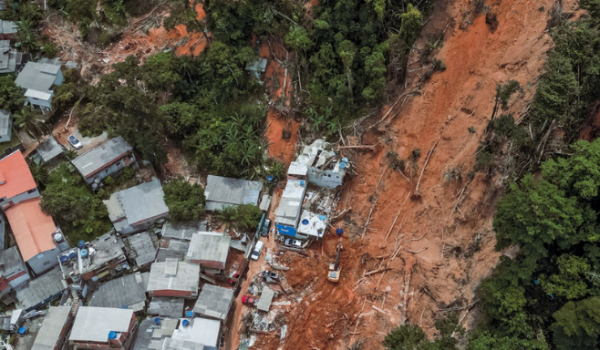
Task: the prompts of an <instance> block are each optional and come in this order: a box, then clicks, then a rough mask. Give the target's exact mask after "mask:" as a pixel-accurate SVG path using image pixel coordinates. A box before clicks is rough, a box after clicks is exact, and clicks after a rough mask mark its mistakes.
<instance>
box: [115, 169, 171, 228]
mask: <svg viewBox="0 0 600 350" xmlns="http://www.w3.org/2000/svg"><path fill="white" fill-rule="evenodd" d="M164 198H165V194H164V192H163V190H162V186H161V185H160V181H159V180H158V179H157V178H152V181H150V182H146V183H143V184H141V185H137V186H135V187H131V188H128V189H126V190H123V191H120V192H116V193H113V194H112V195H111V196H110V198H109V200H106V201H104V203H105V204H106V207H107V208H108V216H109V218H110V220H111V221H113V222H115V221H117V220H119V219H121V218H122V217H123V216H125V217H126V218H127V222H128V224H129V225H135V224H136V223H139V222H142V221H145V220H148V219H150V218H153V217H157V216H164V215H166V214H168V213H169V208H168V207H167V205H166V204H165V200H164Z"/></svg>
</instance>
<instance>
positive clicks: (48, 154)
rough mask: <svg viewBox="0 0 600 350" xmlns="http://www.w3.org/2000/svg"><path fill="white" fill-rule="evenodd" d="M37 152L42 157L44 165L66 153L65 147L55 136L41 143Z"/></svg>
mask: <svg viewBox="0 0 600 350" xmlns="http://www.w3.org/2000/svg"><path fill="white" fill-rule="evenodd" d="M35 151H36V152H37V153H38V154H39V155H40V157H42V160H43V161H44V163H46V162H49V161H51V160H52V159H54V158H55V157H57V156H59V155H60V154H62V153H63V152H64V148H63V146H62V145H61V144H60V143H58V141H56V139H55V138H54V136H53V135H50V137H49V138H47V139H46V140H44V141H43V142H42V143H40V144H39V145H38V146H37V148H36V149H35Z"/></svg>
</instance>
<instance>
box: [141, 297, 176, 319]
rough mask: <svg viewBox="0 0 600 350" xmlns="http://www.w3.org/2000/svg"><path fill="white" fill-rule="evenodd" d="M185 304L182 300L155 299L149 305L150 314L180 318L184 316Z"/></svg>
mask: <svg viewBox="0 0 600 350" xmlns="http://www.w3.org/2000/svg"><path fill="white" fill-rule="evenodd" d="M183 303H184V300H183V299H182V298H163V297H154V298H152V300H151V301H150V305H148V314H149V315H158V316H161V317H171V318H179V317H181V316H183Z"/></svg>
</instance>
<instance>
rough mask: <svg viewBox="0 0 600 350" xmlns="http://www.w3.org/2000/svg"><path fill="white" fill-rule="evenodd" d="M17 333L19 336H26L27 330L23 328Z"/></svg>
mask: <svg viewBox="0 0 600 350" xmlns="http://www.w3.org/2000/svg"><path fill="white" fill-rule="evenodd" d="M18 333H19V335H25V334H27V328H25V327H21V328H19V330H18Z"/></svg>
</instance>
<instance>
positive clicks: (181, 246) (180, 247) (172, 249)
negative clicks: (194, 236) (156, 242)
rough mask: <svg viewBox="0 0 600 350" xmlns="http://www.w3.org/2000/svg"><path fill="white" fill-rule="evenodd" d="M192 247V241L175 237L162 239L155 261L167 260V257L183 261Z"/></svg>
mask: <svg viewBox="0 0 600 350" xmlns="http://www.w3.org/2000/svg"><path fill="white" fill-rule="evenodd" d="M189 249H190V242H188V241H180V240H175V239H170V240H165V239H163V240H162V243H161V248H159V249H158V253H157V254H156V260H155V262H165V261H166V260H167V259H176V260H179V261H183V260H184V259H185V256H186V255H187V252H188V250H189Z"/></svg>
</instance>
